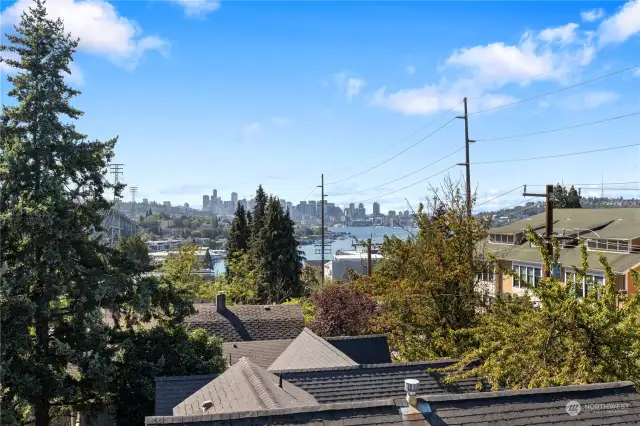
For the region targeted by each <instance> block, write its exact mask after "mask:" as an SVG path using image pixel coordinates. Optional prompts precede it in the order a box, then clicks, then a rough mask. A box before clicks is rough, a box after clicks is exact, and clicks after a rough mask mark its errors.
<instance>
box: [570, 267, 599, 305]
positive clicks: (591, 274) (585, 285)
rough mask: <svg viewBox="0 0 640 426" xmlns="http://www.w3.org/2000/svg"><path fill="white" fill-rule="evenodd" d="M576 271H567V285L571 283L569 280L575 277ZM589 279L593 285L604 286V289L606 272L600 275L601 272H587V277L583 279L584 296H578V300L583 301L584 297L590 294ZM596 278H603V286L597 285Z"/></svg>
mask: <svg viewBox="0 0 640 426" xmlns="http://www.w3.org/2000/svg"><path fill="white" fill-rule="evenodd" d="M575 274H576V271H574V270H573V269H567V270H565V271H564V282H565V284H567V283H568V282H569V279H570V278H571V276H572V275H575ZM589 278H591V281H590V283H591V285H592V286H593V285H602V286H603V287H604V286H605V283H606V277H605V274H604V272H602V273H600V272H587V276H586V277H585V278H583V279H582V295H581V296H578V299H582V298H584V297H586V296H587V293H588V290H589V289H588V286H589V282H588V281H587V280H589ZM596 278H601V279H602V284H595V279H596Z"/></svg>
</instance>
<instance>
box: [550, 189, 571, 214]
mask: <svg viewBox="0 0 640 426" xmlns="http://www.w3.org/2000/svg"><path fill="white" fill-rule="evenodd" d="M552 204H553V207H554V208H556V209H566V208H567V207H568V204H569V196H568V194H567V189H566V188H565V187H564V186H562V185H560V184H557V185H556V186H555V187H554V188H553V201H552Z"/></svg>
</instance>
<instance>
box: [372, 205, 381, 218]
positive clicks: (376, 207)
mask: <svg viewBox="0 0 640 426" xmlns="http://www.w3.org/2000/svg"><path fill="white" fill-rule="evenodd" d="M373 215H374V216H376V217H377V216H380V203H378V202H375V203H373Z"/></svg>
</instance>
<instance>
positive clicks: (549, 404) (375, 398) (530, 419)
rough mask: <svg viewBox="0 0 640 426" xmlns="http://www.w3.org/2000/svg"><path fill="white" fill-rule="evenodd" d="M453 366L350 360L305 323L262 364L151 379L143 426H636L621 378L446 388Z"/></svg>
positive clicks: (637, 411)
mask: <svg viewBox="0 0 640 426" xmlns="http://www.w3.org/2000/svg"><path fill="white" fill-rule="evenodd" d="M361 341H364V339H363V340H361ZM454 362H456V360H441V361H430V362H417V363H398V364H392V363H384V364H369V365H366V364H359V363H357V362H355V361H354V360H353V359H351V358H350V357H349V356H348V355H347V354H346V353H344V352H342V351H341V350H339V349H338V348H337V347H335V346H333V345H332V344H330V343H329V342H328V341H327V340H326V339H323V338H321V337H319V336H317V335H315V334H314V333H313V332H311V331H310V330H308V329H305V330H304V331H303V332H302V333H301V334H300V335H299V336H298V337H297V338H296V339H294V340H293V341H292V342H291V343H290V344H289V346H287V347H286V348H285V349H284V351H282V353H281V354H280V355H279V356H278V357H277V358H276V360H274V361H273V363H272V364H271V366H269V367H268V368H264V367H262V366H260V365H258V364H257V363H255V362H254V361H253V360H252V359H250V358H248V357H242V358H240V359H239V360H238V361H237V362H236V363H235V364H233V366H231V367H230V368H229V369H227V370H226V371H225V372H224V373H222V374H221V375H219V376H217V377H212V376H193V377H179V378H158V380H157V381H156V415H155V416H153V417H147V418H146V419H145V424H146V425H149V426H154V425H164V424H169V423H170V424H174V425H190V426H213V425H246V426H249V425H289V424H297V425H336V424H341V425H342V424H379V425H382V424H392V425H405V424H413V425H432V426H433V425H453V424H455V425H480V424H498V425H513V424H522V425H533V424H540V425H542V424H551V423H553V424H560V425H564V424H566V425H569V424H585V422H586V424H629V425H631V424H638V423H639V422H640V396H639V395H638V393H637V392H636V391H635V389H634V388H633V386H632V384H631V383H630V382H619V383H604V384H591V385H583V386H564V387H554V388H546V389H527V390H519V391H501V392H486V391H485V389H484V388H483V387H482V386H481V388H480V389H476V384H477V380H475V379H474V378H468V379H465V380H462V381H460V382H457V383H454V384H449V383H446V380H445V379H446V375H447V373H440V372H434V369H439V368H442V367H447V366H449V365H451V364H452V363H454ZM603 404H606V405H603ZM577 416H579V417H577Z"/></svg>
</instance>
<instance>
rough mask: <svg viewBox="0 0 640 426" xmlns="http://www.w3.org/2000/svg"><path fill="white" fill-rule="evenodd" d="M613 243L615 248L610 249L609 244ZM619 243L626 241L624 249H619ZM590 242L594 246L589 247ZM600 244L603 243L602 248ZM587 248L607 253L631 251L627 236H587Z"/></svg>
mask: <svg viewBox="0 0 640 426" xmlns="http://www.w3.org/2000/svg"><path fill="white" fill-rule="evenodd" d="M611 243H615V244H616V248H615V249H610V248H609V244H611ZM620 243H623V244H624V243H626V246H627V248H626V249H620ZM590 244H594V245H595V246H596V247H591V246H590ZM600 245H604V248H600V247H599V246H600ZM587 250H589V251H600V252H609V253H631V240H630V239H628V238H608V239H607V238H589V239H587Z"/></svg>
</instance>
